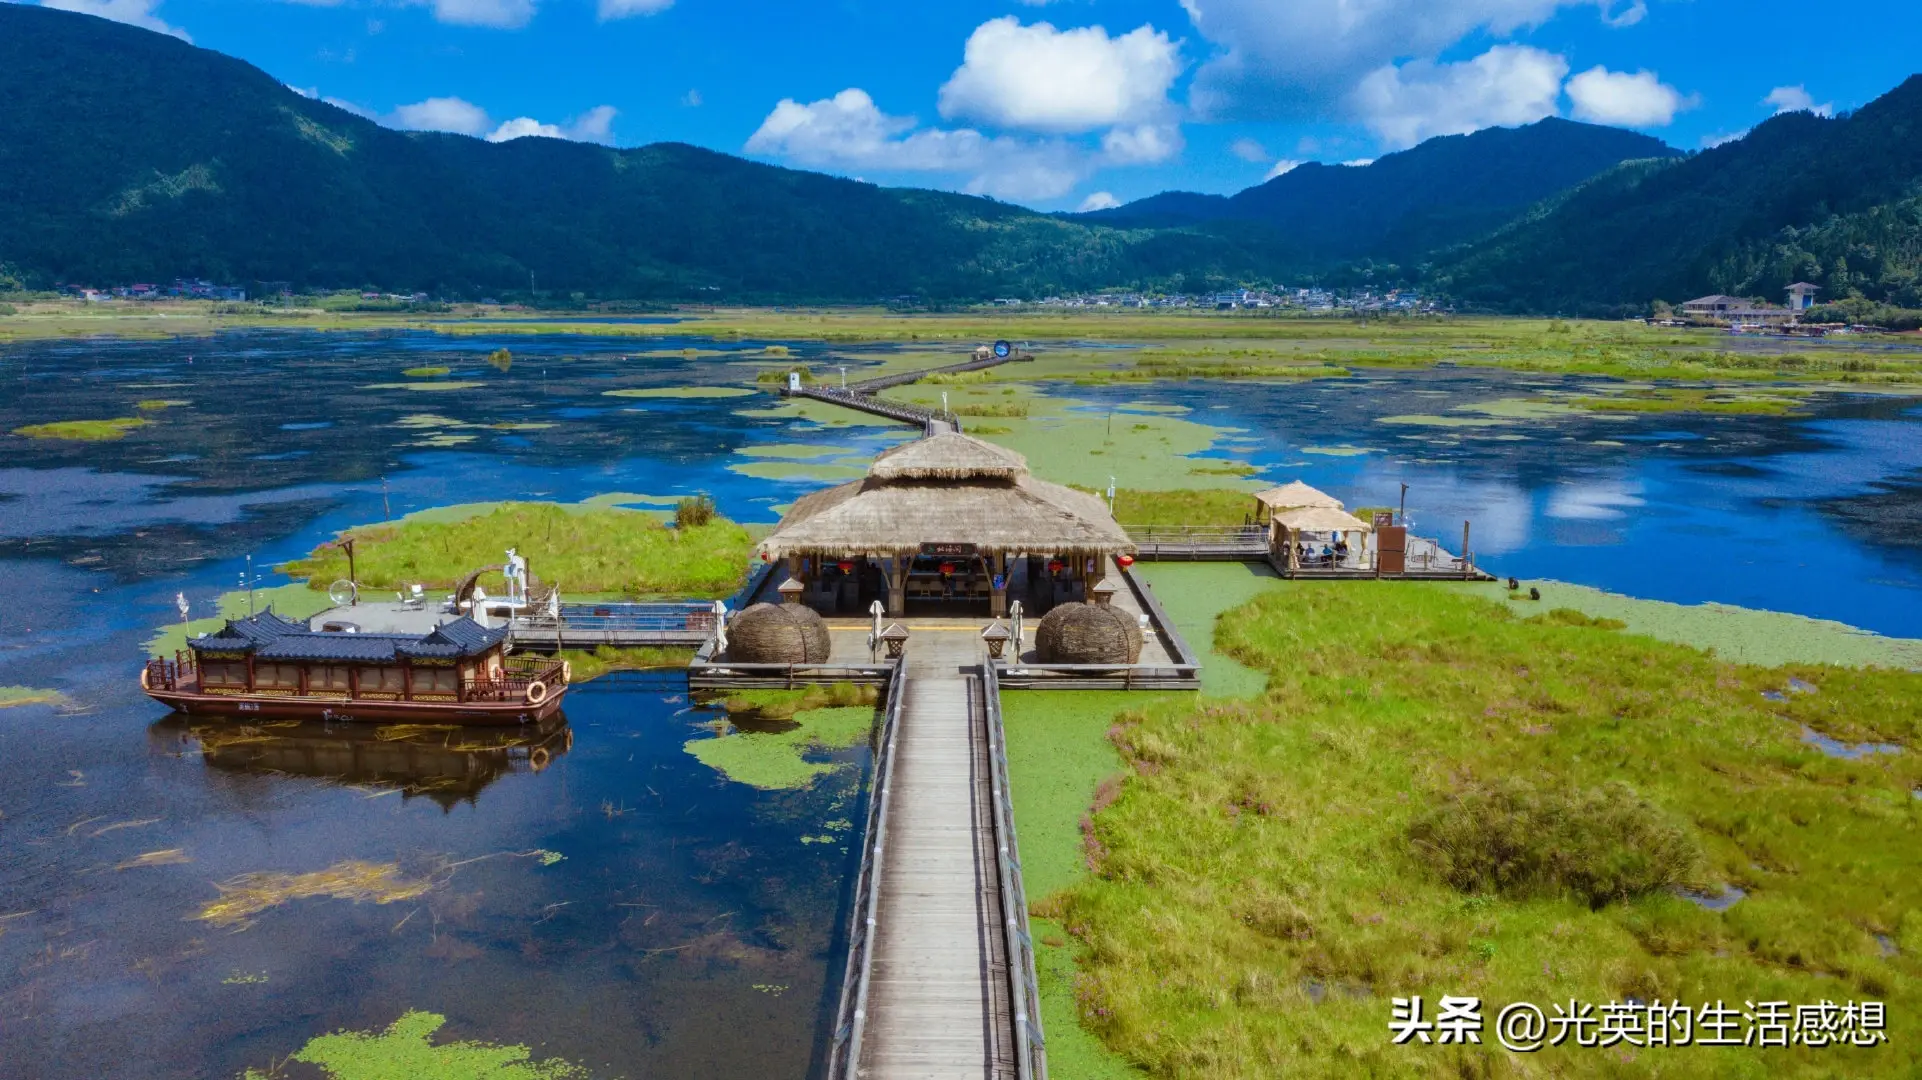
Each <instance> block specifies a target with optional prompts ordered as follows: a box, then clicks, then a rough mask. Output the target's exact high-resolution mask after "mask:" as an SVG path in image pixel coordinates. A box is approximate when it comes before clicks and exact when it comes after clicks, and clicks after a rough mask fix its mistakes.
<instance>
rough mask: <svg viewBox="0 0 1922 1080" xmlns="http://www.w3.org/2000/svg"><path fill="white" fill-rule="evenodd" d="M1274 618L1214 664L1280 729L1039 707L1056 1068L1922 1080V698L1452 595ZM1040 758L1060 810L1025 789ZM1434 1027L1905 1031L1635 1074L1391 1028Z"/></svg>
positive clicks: (1357, 601) (1266, 617)
mask: <svg viewBox="0 0 1922 1080" xmlns="http://www.w3.org/2000/svg"><path fill="white" fill-rule="evenodd" d="M1254 592H1255V595H1254V598H1253V599H1252V600H1250V601H1248V602H1246V603H1244V604H1242V606H1240V607H1237V608H1235V609H1234V610H1232V611H1229V612H1228V613H1227V614H1225V615H1224V616H1222V617H1221V619H1220V620H1219V622H1218V623H1216V624H1215V633H1214V635H1213V636H1214V639H1215V642H1214V643H1215V648H1216V649H1218V650H1220V651H1221V652H1223V653H1226V654H1227V655H1228V656H1230V657H1232V658H1233V660H1234V661H1236V666H1237V667H1242V668H1245V669H1247V670H1249V671H1251V672H1253V673H1259V676H1260V682H1262V683H1265V689H1259V690H1256V689H1255V688H1253V687H1249V688H1245V689H1244V690H1237V691H1236V692H1237V693H1245V692H1248V691H1252V695H1251V696H1244V697H1233V698H1229V697H1220V696H1213V695H1211V694H1207V693H1204V695H1203V696H1202V697H1201V698H1200V699H1199V700H1196V699H1192V698H1189V699H1182V698H1178V697H1173V696H1165V697H1159V698H1149V699H1145V700H1144V699H1141V698H1137V699H1135V700H1133V701H1131V702H1124V703H1115V702H1110V701H1100V702H1097V701H1094V700H1092V696H1090V700H1089V701H1088V702H1085V703H1081V704H1079V705H1076V704H1070V703H1062V704H1059V705H1057V704H1055V703H1053V702H1050V701H1046V700H1031V699H1032V698H1034V697H1035V696H1034V695H1011V699H1010V705H1009V711H1008V715H1009V725H1010V756H1011V759H1013V767H1014V769H1015V777H1014V780H1015V792H1016V799H1017V814H1018V815H1019V816H1020V820H1021V824H1022V839H1023V841H1024V843H1023V856H1024V862H1026V863H1027V865H1028V866H1029V867H1030V873H1031V874H1032V875H1033V879H1032V880H1031V889H1030V892H1031V895H1032V896H1034V897H1035V898H1036V901H1035V906H1036V913H1037V914H1038V915H1041V916H1043V917H1044V922H1043V924H1042V925H1041V926H1040V927H1039V929H1038V932H1039V936H1040V937H1041V938H1042V943H1043V945H1044V946H1045V948H1044V957H1043V961H1044V962H1043V966H1044V968H1045V969H1047V972H1046V974H1045V975H1044V981H1046V982H1048V983H1050V984H1051V985H1050V992H1049V994H1048V997H1050V998H1051V999H1052V1001H1051V1007H1050V1008H1049V1009H1048V1010H1045V1011H1047V1012H1050V1013H1052V1014H1053V1015H1050V1016H1049V1017H1048V1020H1049V1023H1050V1027H1049V1040H1050V1056H1051V1058H1052V1057H1053V1056H1054V1050H1055V1047H1056V1044H1057V1041H1059V1042H1060V1043H1061V1045H1062V1048H1063V1050H1064V1052H1067V1053H1069V1054H1070V1056H1072V1057H1073V1058H1076V1059H1083V1058H1085V1059H1086V1061H1087V1067H1086V1068H1085V1070H1083V1071H1084V1072H1085V1074H1086V1075H1090V1076H1107V1075H1116V1076H1119V1075H1127V1074H1128V1073H1129V1072H1130V1071H1131V1070H1130V1069H1129V1065H1130V1064H1132V1065H1134V1066H1138V1067H1140V1068H1142V1069H1145V1070H1146V1072H1147V1074H1149V1075H1153V1076H1166V1077H1230V1078H1234V1077H1248V1078H1253V1077H1267V1076H1274V1075H1288V1076H1303V1077H1322V1076H1325V1077H1348V1076H1356V1075H1370V1076H1397V1077H1400V1076H1407V1077H1426V1076H1435V1077H1440V1076H1451V1077H1452V1076H1470V1075H1472V1076H1524V1075H1534V1073H1533V1072H1531V1071H1529V1070H1528V1069H1526V1068H1524V1067H1523V1066H1524V1065H1526V1066H1531V1067H1539V1068H1540V1069H1542V1070H1544V1072H1543V1073H1542V1075H1551V1074H1552V1075H1557V1076H1598V1077H1599V1076H1616V1075H1649V1073H1648V1072H1646V1071H1644V1070H1646V1069H1662V1067H1663V1064H1664V1063H1666V1066H1667V1068H1672V1069H1674V1070H1677V1072H1676V1075H1684V1074H1686V1075H1717V1076H1750V1075H1755V1076H1760V1075H1765V1074H1766V1075H1773V1076H1785V1077H1816V1076H1834V1075H1850V1076H1865V1077H1866V1076H1889V1077H1894V1076H1909V1075H1913V1074H1914V1070H1915V1069H1916V1068H1917V1065H1918V1062H1922V1051H1918V1049H1917V1048H1916V1044H1915V1042H1914V1040H1913V1038H1911V1037H1909V1035H1908V1033H1910V1032H1913V1031H1914V1030H1915V1021H1914V1019H1913V1017H1914V1015H1915V1014H1916V1010H1917V1009H1918V1007H1922V1000H1918V999H1922V991H1919V990H1918V986H1919V985H1922V984H1918V981H1917V980H1918V976H1922V966H1919V964H1922V903H1919V902H1918V901H1922V886H1918V885H1917V884H1916V882H1915V878H1914V875H1913V873H1912V868H1913V852H1914V851H1915V850H1916V845H1917V842H1918V841H1919V840H1922V800H1918V799H1917V798H1916V797H1915V795H1914V794H1913V793H1914V792H1915V791H1916V790H1917V789H1918V786H1922V758H1918V757H1917V754H1916V750H1917V736H1918V728H1922V722H1918V720H1917V717H1918V715H1922V676H1918V675H1915V674H1910V673H1907V672H1901V671H1893V670H1888V669H1877V668H1851V667H1837V666H1818V665H1807V664H1799V665H1789V666H1785V667H1779V668H1765V667H1756V666H1744V665H1740V664H1734V663H1727V662H1724V661H1721V660H1719V659H1717V658H1716V657H1714V656H1713V655H1711V654H1709V653H1706V652H1703V651H1700V650H1698V649H1694V648H1689V647H1686V646H1683V645H1678V644H1669V643H1665V642H1660V641H1656V640H1654V639H1652V638H1648V637H1639V636H1634V635H1633V634H1632V633H1630V632H1627V631H1624V630H1621V629H1615V627H1619V626H1620V625H1621V623H1622V620H1615V619H1606V618H1595V617H1590V616H1585V615H1582V614H1580V613H1578V612H1575V611H1573V610H1560V611H1551V612H1545V613H1542V614H1539V615H1534V616H1523V615H1518V614H1516V613H1515V612H1514V611H1513V610H1511V608H1510V607H1509V606H1506V605H1504V604H1502V603H1500V602H1497V601H1494V600H1490V599H1484V598H1483V597H1481V596H1477V595H1475V592H1474V590H1472V589H1468V588H1461V587H1455V586H1446V585H1405V584H1402V585H1393V586H1372V585H1366V584H1362V585H1354V584H1328V583H1321V584H1282V583H1278V582H1270V583H1268V584H1267V585H1265V586H1263V587H1261V588H1259V589H1257V590H1254ZM1246 595H1247V593H1246V592H1243V593H1242V594H1241V595H1240V596H1237V597H1235V598H1234V599H1244V598H1245V597H1246ZM1228 602H1229V603H1233V602H1234V600H1229V601H1228ZM1204 632H1205V631H1204V630H1203V629H1202V628H1194V629H1192V630H1191V633H1193V634H1196V635H1197V636H1200V635H1201V634H1203V633H1204ZM1257 685H1259V684H1257ZM1037 754H1039V755H1041V756H1042V757H1045V758H1046V759H1047V762H1046V767H1045V768H1039V767H1035V768H1031V770H1030V771H1031V775H1032V776H1033V777H1035V778H1037V779H1038V778H1039V777H1041V776H1043V775H1045V776H1046V777H1047V778H1048V782H1046V783H1037V782H1035V780H1031V781H1030V782H1029V783H1028V784H1026V785H1024V784H1023V783H1022V780H1023V771H1024V765H1023V761H1024V760H1029V759H1033V758H1035V755H1037ZM1033 764H1034V763H1033V762H1032V761H1030V766H1033ZM1063 770H1066V771H1065V772H1064V771H1063ZM1102 776H1106V777H1107V778H1106V779H1099V780H1098V779H1097V778H1098V777H1102ZM1066 789H1071V790H1067V794H1066V795H1064V794H1063V792H1064V790H1066ZM1410 994H1420V995H1423V996H1424V997H1426V998H1427V999H1428V1000H1429V1003H1430V1008H1431V1011H1432V1008H1433V1003H1434V1002H1435V1001H1436V1000H1437V999H1438V998H1439V997H1440V996H1441V995H1443V994H1464V995H1475V996H1479V997H1481V998H1482V1000H1483V1002H1484V1003H1485V1004H1486V1005H1487V1006H1488V1011H1489V1017H1488V1018H1489V1020H1490V1021H1491V1022H1492V1020H1493V1014H1494V1012H1496V1011H1499V1009H1500V1008H1501V1007H1502V1006H1503V1005H1505V1004H1507V1003H1510V1002H1517V1001H1531V1002H1534V1003H1536V1004H1538V1005H1540V1006H1542V1007H1543V1008H1544V1009H1547V1008H1548V1003H1549V1002H1551V1001H1555V1000H1560V1001H1563V1002H1564V1003H1566V1002H1567V1000H1568V999H1570V998H1571V997H1573V998H1576V999H1579V1000H1581V1001H1585V1002H1590V1003H1593V1004H1595V1005H1596V1006H1597V1009H1598V1011H1599V1006H1600V1005H1602V1004H1605V1003H1608V1002H1611V1001H1627V1000H1629V999H1631V998H1634V999H1639V1000H1641V1001H1650V1000H1654V999H1662V1000H1665V1001H1670V1000H1677V999H1679V1000H1682V1001H1685V1002H1689V1003H1691V1004H1692V1005H1694V1006H1696V1007H1699V1006H1700V1005H1702V1004H1704V1003H1708V1002H1714V1001H1715V1000H1717V999H1721V1000H1724V1001H1732V1002H1734V1003H1735V1004H1736V1005H1737V1006H1738V1007H1739V1006H1740V1004H1741V1003H1742V1002H1743V1001H1745V1000H1752V1001H1758V1002H1760V1001H1770V1000H1786V1001H1789V1002H1792V1003H1809V1004H1812V1003H1817V1002H1820V1001H1822V1000H1824V999H1829V1000H1834V1001H1838V1002H1842V1001H1847V1000H1850V999H1853V1000H1856V1001H1864V1000H1868V1001H1881V1002H1885V1003H1886V1006H1887V1014H1888V1018H1889V1021H1888V1042H1887V1043H1886V1044H1884V1045H1881V1046H1877V1047H1874V1048H1871V1049H1856V1048H1852V1047H1850V1048H1838V1047H1828V1048H1819V1049H1818V1048H1809V1047H1801V1046H1797V1047H1792V1048H1785V1049H1771V1050H1766V1051H1758V1050H1746V1049H1742V1048H1739V1047H1738V1048H1734V1049H1730V1048H1708V1047H1697V1048H1692V1049H1667V1050H1648V1049H1639V1050H1637V1049H1633V1048H1630V1049H1631V1050H1632V1052H1633V1053H1634V1054H1635V1055H1636V1057H1637V1058H1638V1059H1640V1060H1639V1061H1638V1062H1636V1063H1634V1064H1631V1063H1630V1062H1629V1059H1628V1058H1626V1057H1624V1056H1622V1054H1620V1053H1610V1052H1606V1051H1601V1050H1596V1049H1576V1048H1573V1047H1572V1046H1571V1047H1564V1048H1560V1049H1553V1048H1551V1049H1546V1050H1544V1051H1542V1052H1541V1053H1540V1054H1538V1055H1534V1056H1531V1057H1529V1058H1525V1059H1524V1058H1518V1057H1516V1056H1513V1055H1509V1054H1507V1053H1505V1052H1504V1051H1502V1050H1501V1049H1500V1048H1499V1046H1494V1045H1492V1040H1491V1045H1489V1046H1482V1047H1470V1048H1467V1049H1465V1050H1464V1049H1460V1048H1456V1047H1438V1046H1428V1047H1416V1048H1409V1047H1405V1046H1393V1045H1391V1044H1390V1043H1389V1040H1388V1038H1387V1037H1386V1035H1385V1034H1384V1033H1385V1031H1386V1028H1385V1025H1386V1023H1387V1019H1388V1002H1387V999H1388V998H1389V997H1393V996H1403V997H1405V996H1408V995H1410ZM1064 1010H1065V1011H1066V1014H1067V1015H1066V1016H1062V1015H1061V1012H1062V1011H1064ZM1064 1020H1068V1021H1071V1022H1070V1023H1063V1021H1064ZM1088 1035H1092V1036H1095V1037H1096V1038H1097V1039H1098V1041H1088V1042H1084V1041H1083V1040H1084V1039H1085V1038H1086V1036H1088ZM1651 1057H1653V1059H1654V1060H1653V1061H1651V1060H1650V1058H1651ZM1064 1064H1065V1062H1064ZM1664 1074H1665V1071H1664Z"/></svg>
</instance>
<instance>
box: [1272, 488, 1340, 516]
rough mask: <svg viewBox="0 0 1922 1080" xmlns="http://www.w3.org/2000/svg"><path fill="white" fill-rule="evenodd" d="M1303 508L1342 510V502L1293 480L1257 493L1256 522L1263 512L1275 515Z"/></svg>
mask: <svg viewBox="0 0 1922 1080" xmlns="http://www.w3.org/2000/svg"><path fill="white" fill-rule="evenodd" d="M1302 507H1326V508H1328V509H1330V510H1341V509H1344V507H1343V506H1342V504H1341V500H1340V499H1337V498H1335V497H1334V496H1333V495H1330V494H1328V493H1327V492H1325V491H1321V490H1319V489H1317V488H1312V487H1309V486H1308V485H1307V484H1304V483H1302V482H1301V481H1299V480H1291V481H1289V482H1288V483H1286V484H1283V485H1281V486H1280V487H1272V488H1269V489H1268V490H1266V491H1258V492H1256V493H1255V520H1256V521H1260V520H1261V512H1262V511H1264V510H1265V511H1267V512H1268V513H1269V514H1271V515H1272V514H1274V513H1275V512H1276V511H1278V510H1297V509H1301V508H1302Z"/></svg>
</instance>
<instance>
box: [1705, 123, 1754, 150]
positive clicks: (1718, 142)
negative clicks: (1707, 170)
mask: <svg viewBox="0 0 1922 1080" xmlns="http://www.w3.org/2000/svg"><path fill="white" fill-rule="evenodd" d="M1746 138H1748V129H1747V128H1744V129H1742V130H1741V131H1717V132H1713V133H1711V134H1708V135H1704V136H1702V149H1704V150H1713V149H1715V148H1716V147H1718V146H1727V145H1728V144H1729V143H1732V142H1739V141H1741V140H1743V139H1746Z"/></svg>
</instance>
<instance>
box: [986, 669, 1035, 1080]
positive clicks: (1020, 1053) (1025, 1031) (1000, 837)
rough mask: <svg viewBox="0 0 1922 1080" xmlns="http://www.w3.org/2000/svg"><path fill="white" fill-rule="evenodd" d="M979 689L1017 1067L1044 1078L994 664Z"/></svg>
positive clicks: (1024, 1077) (1023, 1077) (1023, 1075)
mask: <svg viewBox="0 0 1922 1080" xmlns="http://www.w3.org/2000/svg"><path fill="white" fill-rule="evenodd" d="M981 691H982V692H981V698H982V707H983V708H984V709H985V710H986V711H987V726H988V776H989V781H990V783H991V784H992V786H993V789H994V841H995V848H996V850H997V852H998V853H999V856H998V857H999V860H1000V874H999V877H1000V879H1001V914H1002V917H1003V918H1004V919H1006V920H1007V941H1008V1000H1010V1001H1012V1002H1013V1003H1014V1051H1015V1064H1016V1066H1017V1068H1018V1069H1019V1076H1020V1080H1048V1042H1047V1039H1046V1038H1044V1037H1043V1036H1042V1032H1041V983H1040V981H1039V980H1038V979H1037V978H1036V977H1035V972H1034V936H1033V934H1032V933H1031V932H1030V930H1029V927H1028V891H1027V888H1026V886H1025V885H1023V883H1022V880H1021V843H1020V841H1019V840H1018V839H1016V837H1015V831H1014V800H1013V797H1012V794H1011V792H1010V790H1009V787H1008V737H1007V731H1006V729H1005V728H1004V727H1003V726H1002V723H1001V685H1000V682H999V681H998V679H997V678H996V675H995V670H994V663H993V662H992V661H990V662H988V663H985V664H982V665H981Z"/></svg>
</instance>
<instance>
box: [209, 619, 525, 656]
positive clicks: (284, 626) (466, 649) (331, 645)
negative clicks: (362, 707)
mask: <svg viewBox="0 0 1922 1080" xmlns="http://www.w3.org/2000/svg"><path fill="white" fill-rule="evenodd" d="M506 636H507V629H506V627H501V628H500V629H497V630H489V629H487V628H486V627H484V626H482V625H480V624H479V623H477V622H475V621H474V620H473V619H472V618H471V617H469V616H466V615H463V616H461V617H460V618H458V619H455V620H453V621H452V622H446V623H442V624H441V625H439V626H437V627H435V628H434V629H433V631H432V632H430V633H428V634H426V635H424V636H421V637H415V636H412V635H408V634H358V633H347V632H345V631H339V630H313V629H310V628H308V627H307V626H306V625H304V624H302V623H297V622H291V621H289V620H287V619H283V618H281V617H280V616H278V615H276V614H274V613H273V612H271V611H265V612H262V613H260V614H259V615H254V616H250V617H248V618H245V619H229V620H228V621H227V625H226V626H225V627H223V628H222V629H221V630H219V631H217V632H215V633H212V634H208V635H206V636H205V637H198V638H194V639H193V640H191V641H189V642H188V643H187V644H188V645H189V646H190V647H192V648H193V649H195V650H196V651H198V650H202V649H216V650H221V651H233V652H251V653H253V654H254V656H255V657H256V658H257V659H261V660H293V661H302V660H305V661H318V662H324V661H344V662H347V663H361V664H391V663H393V662H394V661H395V660H397V659H400V658H402V657H406V658H409V659H430V658H431V659H449V660H451V659H458V658H460V657H464V656H477V655H479V654H481V653H484V652H486V651H487V650H489V649H491V648H493V647H494V646H496V645H498V644H500V642H501V639H503V638H505V637H506Z"/></svg>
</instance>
